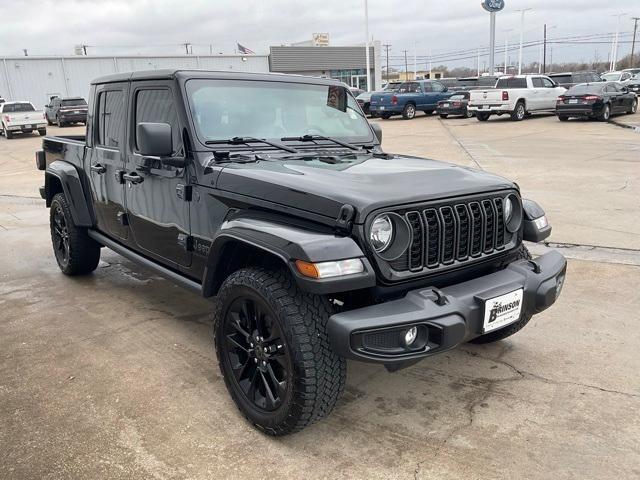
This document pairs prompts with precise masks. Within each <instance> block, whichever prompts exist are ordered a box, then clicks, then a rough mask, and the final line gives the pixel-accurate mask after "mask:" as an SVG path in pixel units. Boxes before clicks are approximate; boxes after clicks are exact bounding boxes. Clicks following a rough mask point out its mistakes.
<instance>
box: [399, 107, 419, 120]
mask: <svg viewBox="0 0 640 480" xmlns="http://www.w3.org/2000/svg"><path fill="white" fill-rule="evenodd" d="M415 116H416V106H415V105H414V104H413V103H407V104H406V105H405V106H404V108H403V109H402V118H404V119H405V120H411V119H413V117H415Z"/></svg>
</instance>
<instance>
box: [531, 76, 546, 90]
mask: <svg viewBox="0 0 640 480" xmlns="http://www.w3.org/2000/svg"><path fill="white" fill-rule="evenodd" d="M531 83H533V86H534V88H542V87H544V83H542V79H541V78H540V77H535V78H532V79H531Z"/></svg>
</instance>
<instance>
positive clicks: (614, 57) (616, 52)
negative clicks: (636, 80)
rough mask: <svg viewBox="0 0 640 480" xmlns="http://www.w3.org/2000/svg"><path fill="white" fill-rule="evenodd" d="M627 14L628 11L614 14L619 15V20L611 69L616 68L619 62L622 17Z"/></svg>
mask: <svg viewBox="0 0 640 480" xmlns="http://www.w3.org/2000/svg"><path fill="white" fill-rule="evenodd" d="M625 15H626V13H618V14H617V15H614V17H617V21H616V36H615V40H614V42H613V50H612V52H611V70H615V69H616V63H618V42H619V39H620V17H624V16H625Z"/></svg>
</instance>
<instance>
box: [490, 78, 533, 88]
mask: <svg viewBox="0 0 640 480" xmlns="http://www.w3.org/2000/svg"><path fill="white" fill-rule="evenodd" d="M496 88H527V79H526V78H515V77H513V78H500V79H498V83H496Z"/></svg>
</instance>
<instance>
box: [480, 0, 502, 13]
mask: <svg viewBox="0 0 640 480" xmlns="http://www.w3.org/2000/svg"><path fill="white" fill-rule="evenodd" d="M482 8H484V9H485V10H486V11H487V12H492V13H493V12H499V11H500V10H502V9H503V8H504V0H483V2H482Z"/></svg>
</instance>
